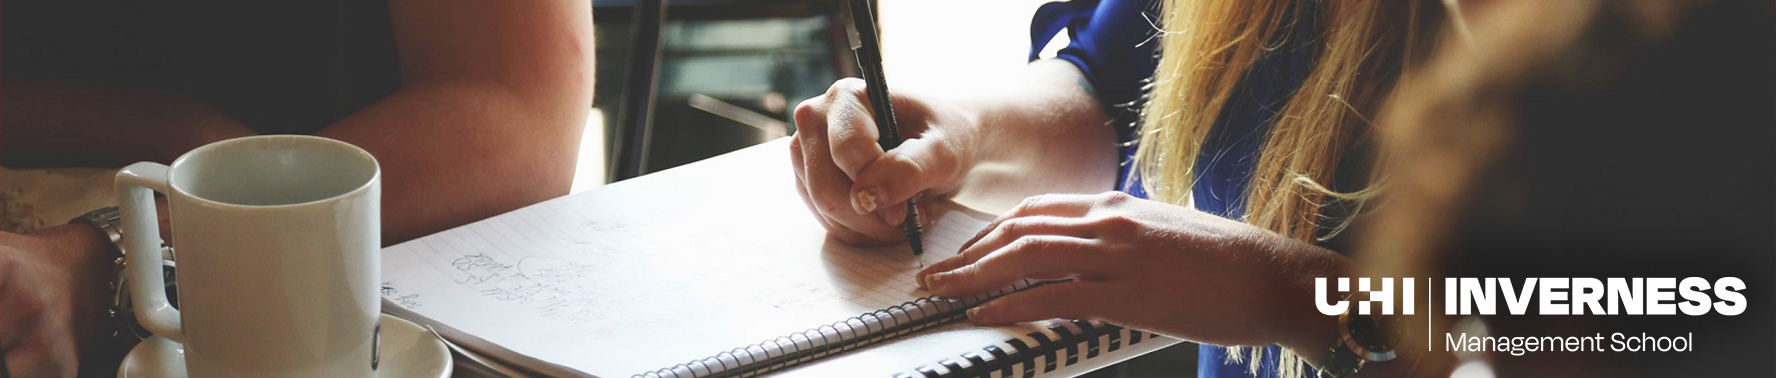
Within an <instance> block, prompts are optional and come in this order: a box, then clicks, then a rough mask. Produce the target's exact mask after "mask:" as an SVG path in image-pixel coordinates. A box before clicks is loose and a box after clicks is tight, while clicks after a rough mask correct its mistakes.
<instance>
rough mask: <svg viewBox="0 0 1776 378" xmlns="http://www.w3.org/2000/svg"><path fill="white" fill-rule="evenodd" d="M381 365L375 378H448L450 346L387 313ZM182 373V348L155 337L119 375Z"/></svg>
mask: <svg viewBox="0 0 1776 378" xmlns="http://www.w3.org/2000/svg"><path fill="white" fill-rule="evenodd" d="M381 349H382V351H381V353H382V357H381V360H382V364H381V365H382V366H381V368H379V369H377V370H376V376H378V377H440V378H444V377H449V376H450V372H451V368H452V366H451V363H450V349H448V348H445V347H444V340H439V339H438V337H437V336H434V335H432V333H431V331H427V330H426V329H425V328H423V327H420V326H419V325H418V324H413V322H409V321H407V320H406V319H401V318H397V317H393V316H389V315H388V314H383V315H382V343H381ZM184 376H185V347H184V346H182V345H179V343H175V342H173V341H172V340H167V339H166V338H163V337H159V336H155V337H149V338H148V339H147V340H143V341H142V343H141V344H136V347H135V349H131V350H130V352H129V355H127V356H124V357H123V365H122V366H118V367H117V377H118V378H179V377H184Z"/></svg>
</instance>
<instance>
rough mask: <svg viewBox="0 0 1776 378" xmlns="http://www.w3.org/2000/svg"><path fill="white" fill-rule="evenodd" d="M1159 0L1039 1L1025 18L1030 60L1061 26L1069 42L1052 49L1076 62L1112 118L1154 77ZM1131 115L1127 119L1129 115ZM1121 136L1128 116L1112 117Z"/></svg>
mask: <svg viewBox="0 0 1776 378" xmlns="http://www.w3.org/2000/svg"><path fill="white" fill-rule="evenodd" d="M1157 10H1158V3H1157V2H1153V1H1148V0H1102V1H1100V0H1074V1H1068V2H1055V3H1048V4H1044V5H1043V6H1042V7H1041V8H1038V9H1037V10H1036V16H1035V18H1034V19H1033V20H1032V21H1031V23H1030V43H1031V44H1030V60H1032V61H1034V60H1036V58H1037V53H1039V52H1040V51H1041V50H1042V48H1043V47H1044V46H1047V45H1048V42H1049V40H1051V39H1053V37H1054V36H1055V35H1056V34H1059V32H1060V31H1061V30H1062V29H1065V30H1066V31H1067V36H1068V38H1069V39H1070V40H1071V42H1070V43H1069V44H1068V45H1067V47H1066V48H1065V49H1062V50H1061V51H1060V52H1059V53H1058V54H1056V56H1055V58H1056V59H1061V60H1065V61H1068V62H1071V63H1073V65H1075V66H1078V67H1079V71H1080V72H1081V73H1083V74H1084V75H1085V78H1086V80H1087V81H1089V82H1090V83H1091V85H1092V89H1093V91H1094V92H1095V94H1096V96H1097V97H1098V101H1099V102H1100V103H1102V104H1103V105H1104V109H1105V110H1106V111H1109V112H1111V116H1112V118H1113V119H1116V118H1119V117H1118V116H1121V115H1125V114H1126V115H1128V116H1132V115H1134V114H1133V113H1136V112H1137V111H1138V110H1139V109H1135V108H1132V106H1133V104H1134V103H1135V102H1136V100H1139V99H1140V98H1141V95H1142V93H1143V90H1142V86H1144V85H1145V83H1146V82H1147V81H1148V79H1150V78H1152V77H1153V70H1154V67H1156V66H1157V64H1158V62H1157V60H1158V56H1157V55H1155V47H1156V45H1157V44H1158V43H1159V42H1158V38H1157V35H1158V33H1159V29H1158V28H1157V27H1155V26H1154V23H1155V22H1154V20H1156V17H1158V15H1157ZM1133 120H1134V119H1133V118H1130V119H1127V121H1133ZM1116 127H1118V129H1119V131H1123V132H1121V133H1119V134H1121V135H1123V136H1124V141H1127V140H1128V138H1130V137H1132V136H1133V135H1134V124H1133V123H1132V122H1116Z"/></svg>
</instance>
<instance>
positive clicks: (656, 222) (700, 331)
mask: <svg viewBox="0 0 1776 378" xmlns="http://www.w3.org/2000/svg"><path fill="white" fill-rule="evenodd" d="M783 143H784V141H777V142H773V143H768V144H765V145H761V146H757V147H752V148H748V149H744V150H741V151H738V152H735V153H732V154H728V155H724V156H721V157H717V158H713V159H710V160H706V161H704V162H699V163H695V164H691V165H687V166H684V167H681V168H676V169H672V170H668V171H665V172H660V173H657V174H654V175H650V176H646V177H642V178H638V179H635V180H629V181H624V182H620V183H616V184H612V185H610V186H607V187H605V188H601V189H598V190H594V191H591V192H587V193H582V194H579V195H574V196H568V197H562V198H558V199H555V200H551V201H547V202H544V203H541V204H537V205H533V206H530V207H526V208H523V209H519V210H517V211H513V212H511V213H507V214H503V215H499V216H496V217H493V218H489V219H486V220H483V221H480V222H476V223H472V224H469V225H466V226H463V227H459V228H456V229H452V230H449V231H445V232H442V233H439V234H435V235H431V236H427V237H424V238H420V239H416V240H413V241H409V242H407V243H403V244H400V245H396V246H392V247H389V248H386V249H384V251H383V262H382V263H383V264H382V265H383V279H384V281H385V284H384V289H383V295H384V298H385V299H386V300H387V301H386V303H387V304H390V305H393V306H395V307H396V308H392V309H389V311H390V312H392V313H397V314H400V315H405V316H408V317H409V318H414V319H415V320H418V321H420V322H422V323H428V324H431V325H434V326H437V328H438V329H439V331H440V332H443V333H445V334H446V336H451V337H452V338H453V339H456V340H457V341H458V342H460V343H463V344H464V345H465V346H467V347H469V348H471V349H477V350H482V351H487V353H488V354H489V355H492V356H493V357H495V358H499V359H502V360H507V361H513V362H515V363H517V364H519V365H522V366H521V367H523V368H525V369H529V370H533V371H536V372H539V373H550V374H581V375H595V376H603V377H627V376H630V375H633V374H637V373H641V372H645V371H649V370H653V369H658V368H663V367H667V366H671V365H674V364H679V363H683V362H687V361H690V360H692V359H697V358H702V357H707V356H711V355H714V354H716V353H719V352H723V351H727V350H730V349H733V348H735V347H739V346H744V345H748V344H753V343H757V342H759V341H763V340H766V339H770V338H775V337H779V336H783V335H788V334H791V333H795V332H800V331H803V330H807V329H809V328H811V327H814V326H817V325H821V324H828V323H832V322H835V321H839V320H842V319H845V318H849V317H853V316H856V315H858V314H860V313H864V312H868V311H872V310H876V309H880V308H883V307H887V306H891V305H896V304H900V303H903V302H907V301H910V300H913V299H916V298H920V297H924V296H927V295H929V294H927V293H924V292H922V291H919V290H917V288H916V287H915V285H914V284H913V282H912V277H913V274H914V273H915V272H917V270H918V268H919V267H920V266H922V265H928V264H931V263H934V262H936V261H938V260H941V259H943V258H946V257H949V256H951V255H953V254H954V253H955V251H956V250H957V249H958V247H959V246H960V244H961V243H962V242H964V241H966V240H967V239H968V238H970V237H972V236H973V235H974V233H975V232H977V231H978V230H979V229H981V228H982V227H984V226H985V224H986V219H984V218H981V217H979V215H978V214H969V213H966V212H962V211H945V212H941V213H939V214H931V215H930V216H934V217H936V218H937V219H936V220H935V221H934V223H932V225H931V226H929V227H927V229H926V234H925V243H926V247H925V250H926V251H927V253H926V254H924V255H923V256H920V257H914V256H913V255H912V254H911V252H910V251H909V250H908V249H907V248H906V247H905V246H898V247H886V248H859V247H852V246H847V245H844V244H842V243H839V242H837V241H836V240H828V239H827V238H826V236H825V231H824V229H823V228H822V227H821V226H820V224H819V223H818V221H817V220H816V219H815V218H814V217H813V216H812V215H811V214H810V213H809V212H808V211H807V208H806V206H805V205H804V204H803V203H802V200H801V199H800V198H799V196H798V194H797V192H796V190H795V188H794V186H793V183H794V181H793V180H795V177H794V175H793V173H792V172H790V171H789V159H788V156H787V155H786V153H785V151H784V150H786V149H787V148H784V147H785V146H783V145H782V144H783Z"/></svg>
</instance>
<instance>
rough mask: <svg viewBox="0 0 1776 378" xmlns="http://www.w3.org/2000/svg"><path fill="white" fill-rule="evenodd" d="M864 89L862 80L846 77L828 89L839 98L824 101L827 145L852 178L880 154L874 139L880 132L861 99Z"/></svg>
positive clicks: (840, 168)
mask: <svg viewBox="0 0 1776 378" xmlns="http://www.w3.org/2000/svg"><path fill="white" fill-rule="evenodd" d="M863 90H864V88H863V81H862V80H858V79H855V78H848V79H844V80H839V82H837V83H834V84H833V88H832V89H831V90H829V91H828V92H827V93H828V94H827V96H828V97H838V98H833V99H831V100H830V102H828V103H827V110H826V138H827V144H828V146H830V148H831V149H832V157H833V160H832V161H833V164H836V165H837V166H838V167H839V170H840V171H843V172H845V176H846V177H852V178H855V177H857V175H858V174H859V173H861V172H862V171H863V168H864V167H865V166H868V165H869V164H870V162H872V161H875V160H876V159H877V158H879V157H881V156H882V153H883V151H882V145H881V144H880V143H879V142H878V141H877V139H878V136H879V135H881V134H880V132H879V131H877V130H876V121H875V119H874V118H872V117H871V116H870V110H869V108H868V107H866V105H865V102H864V101H861V100H860V98H861V97H862V96H863ZM847 100H848V101H847Z"/></svg>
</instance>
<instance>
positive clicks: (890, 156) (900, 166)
mask: <svg viewBox="0 0 1776 378" xmlns="http://www.w3.org/2000/svg"><path fill="white" fill-rule="evenodd" d="M958 156H959V154H958V152H957V151H956V149H955V148H953V147H951V146H950V145H949V144H948V143H945V142H943V140H942V138H941V137H938V136H937V135H931V134H930V133H927V135H925V136H922V137H920V138H913V139H907V140H906V142H904V143H901V145H900V146H899V147H895V148H894V149H892V150H888V152H887V153H884V154H882V156H880V157H877V158H876V160H875V161H872V162H870V163H869V165H867V166H864V167H863V171H861V172H859V173H858V174H857V177H856V178H855V179H854V180H853V182H854V183H853V184H852V186H851V207H852V210H856V211H857V213H858V214H868V213H874V212H876V211H878V210H884V209H888V208H891V207H894V206H892V205H891V204H899V203H903V202H906V201H907V199H909V198H912V197H913V196H914V195H917V194H919V193H922V192H926V191H934V192H944V191H948V190H950V189H952V188H954V187H956V184H957V182H958V181H959V180H960V178H961V173H962V164H963V163H962V159H960V158H959V157H958ZM894 213H895V214H902V215H904V214H905V209H904V208H902V209H899V210H897V211H895V212H894ZM891 223H892V222H891Z"/></svg>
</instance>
